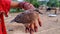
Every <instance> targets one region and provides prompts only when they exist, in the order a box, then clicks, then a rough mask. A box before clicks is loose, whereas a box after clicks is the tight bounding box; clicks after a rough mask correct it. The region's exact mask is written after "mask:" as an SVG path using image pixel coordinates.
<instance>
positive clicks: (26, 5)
mask: <svg viewBox="0 0 60 34" xmlns="http://www.w3.org/2000/svg"><path fill="white" fill-rule="evenodd" d="M19 8H23V9H25V10H28V9H35V7H34V6H33V5H32V4H30V3H28V2H20V3H19Z"/></svg>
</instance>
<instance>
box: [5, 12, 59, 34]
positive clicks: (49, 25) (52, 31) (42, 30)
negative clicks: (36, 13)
mask: <svg viewBox="0 0 60 34" xmlns="http://www.w3.org/2000/svg"><path fill="white" fill-rule="evenodd" d="M17 14H19V13H10V14H9V17H5V24H6V28H7V33H8V34H29V33H25V31H24V26H23V24H18V23H10V21H11V20H12V19H13V18H14V17H15V16H16V15H17ZM40 18H41V21H42V27H39V30H38V32H36V33H35V34H60V14H57V16H56V17H49V16H48V14H43V15H40ZM10 30H11V31H10Z"/></svg>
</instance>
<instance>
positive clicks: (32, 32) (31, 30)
mask: <svg viewBox="0 0 60 34" xmlns="http://www.w3.org/2000/svg"><path fill="white" fill-rule="evenodd" d="M30 34H34V23H32V24H31V25H30Z"/></svg>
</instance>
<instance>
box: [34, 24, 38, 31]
mask: <svg viewBox="0 0 60 34" xmlns="http://www.w3.org/2000/svg"><path fill="white" fill-rule="evenodd" d="M37 25H38V24H36V23H34V31H35V32H37V31H38V26H37Z"/></svg>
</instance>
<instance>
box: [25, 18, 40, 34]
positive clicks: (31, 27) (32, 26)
mask: <svg viewBox="0 0 60 34" xmlns="http://www.w3.org/2000/svg"><path fill="white" fill-rule="evenodd" d="M38 25H40V26H41V21H40V17H39V18H38V19H37V20H36V21H35V22H34V23H31V24H28V25H26V26H25V27H26V29H25V31H26V33H27V32H30V34H34V32H37V31H38Z"/></svg>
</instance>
